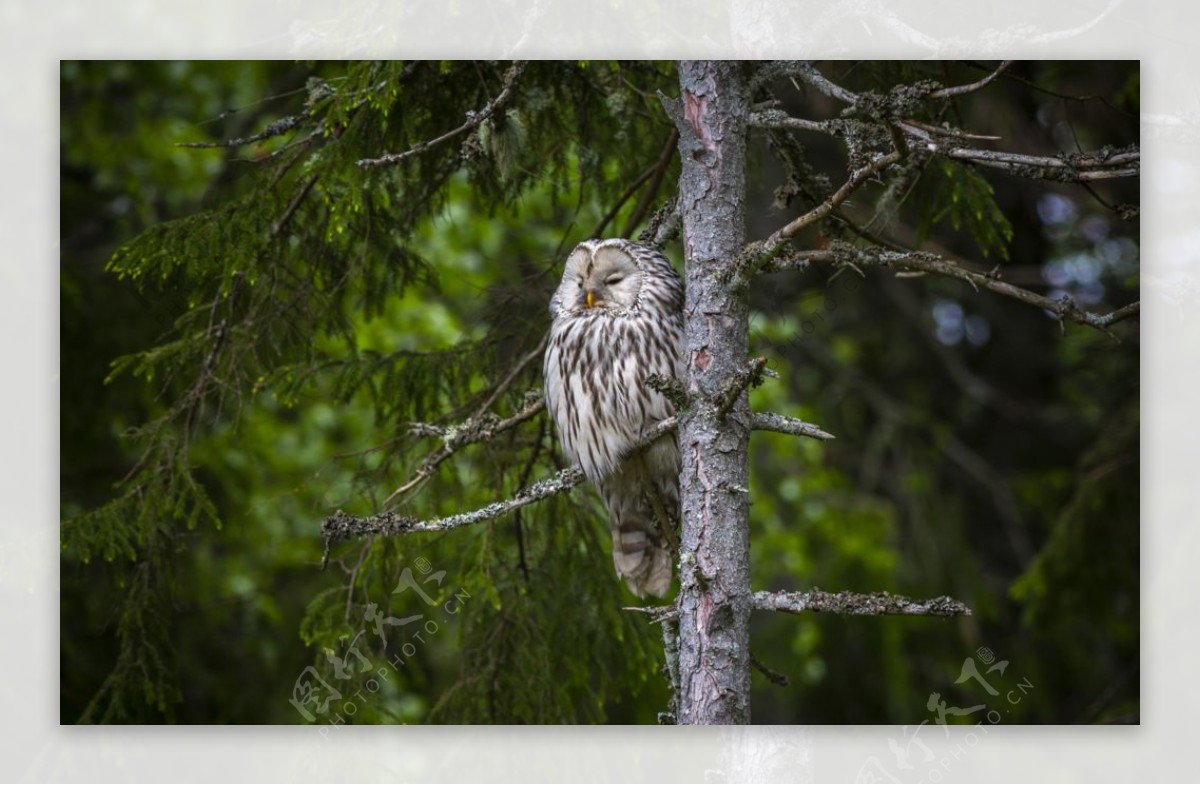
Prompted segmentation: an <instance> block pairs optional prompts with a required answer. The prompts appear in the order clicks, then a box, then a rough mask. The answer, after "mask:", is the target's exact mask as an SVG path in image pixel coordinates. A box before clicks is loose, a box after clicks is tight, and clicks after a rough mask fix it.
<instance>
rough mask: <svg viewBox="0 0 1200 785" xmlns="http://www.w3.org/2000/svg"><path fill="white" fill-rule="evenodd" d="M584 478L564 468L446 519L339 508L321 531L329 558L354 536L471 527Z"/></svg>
mask: <svg viewBox="0 0 1200 785" xmlns="http://www.w3.org/2000/svg"><path fill="white" fill-rule="evenodd" d="M583 480H584V476H583V471H581V470H580V469H579V468H578V467H571V468H570V469H563V470H562V471H560V472H559V473H558V474H556V475H554V476H553V477H551V478H549V479H545V480H540V481H538V482H535V483H534V484H533V485H530V486H529V487H528V488H524V489H522V490H520V491H518V492H517V493H516V495H515V496H513V497H512V498H511V499H506V500H504V501H501V502H494V503H492V504H489V505H487V506H486V507H481V508H479V509H478V510H472V511H470V512H464V513H459V514H457V515H450V516H447V517H445V518H435V519H434V520H432V521H418V520H417V519H416V518H413V517H411V516H408V515H398V514H396V513H394V512H390V511H389V512H383V513H380V514H378V515H371V516H368V517H366V518H359V517H356V516H354V515H349V514H348V513H345V512H342V511H341V510H338V511H337V512H335V513H334V514H333V515H330V516H329V517H328V518H326V519H325V523H323V524H322V525H321V533H322V534H323V535H324V537H325V550H326V557H327V558H328V553H329V546H330V545H333V544H334V543H337V542H341V541H343V540H349V539H352V538H355V537H366V536H370V535H379V536H381V537H394V536H396V535H399V534H415V533H417V532H440V531H447V530H449V529H457V528H459V527H460V526H469V525H471V524H473V523H481V522H483V521H490V520H492V519H494V518H500V517H502V516H504V515H507V514H509V513H510V512H515V511H516V510H519V509H521V508H522V507H525V506H527V505H530V504H533V503H534V502H539V501H541V500H542V499H547V498H549V497H551V496H555V495H557V494H560V493H566V492H567V491H569V490H571V489H572V488H574V487H575V486H577V485H579V484H580V483H582V482H583Z"/></svg>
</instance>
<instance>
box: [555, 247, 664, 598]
mask: <svg viewBox="0 0 1200 785" xmlns="http://www.w3.org/2000/svg"><path fill="white" fill-rule="evenodd" d="M550 314H551V316H552V317H553V322H552V324H551V326H550V341H549V344H548V346H547V349H546V355H545V365H544V369H543V370H544V372H545V380H546V408H547V409H548V410H549V412H550V418H551V420H553V421H554V424H555V427H556V429H557V431H558V439H559V442H560V444H561V445H562V449H563V452H564V454H565V455H566V457H567V458H568V459H569V460H571V461H574V462H576V463H578V464H579V466H580V467H581V468H582V469H583V472H584V474H585V475H586V476H587V478H588V479H589V480H590V481H591V482H592V483H593V484H594V485H595V486H596V487H597V489H598V490H599V492H600V496H601V498H602V499H603V500H604V505H605V507H607V508H608V516H609V524H610V526H611V529H612V551H613V564H614V565H615V566H616V569H617V574H618V575H619V576H621V577H622V578H624V579H625V582H626V584H628V586H629V588H630V589H631V590H632V591H633V592H634V593H635V594H637V595H638V596H639V597H644V596H646V595H648V594H649V595H654V596H657V597H662V596H665V595H666V594H667V592H668V591H669V590H670V588H671V574H672V567H671V565H672V563H673V562H674V553H675V548H676V538H677V535H676V529H677V525H678V521H679V518H680V511H679V443H678V440H677V438H676V436H675V434H674V433H669V434H666V435H664V436H663V437H661V438H660V439H658V440H657V441H655V442H654V443H653V444H651V445H650V446H648V447H646V448H645V449H642V450H639V451H637V452H636V453H632V454H631V453H630V448H631V447H632V446H633V445H634V444H635V443H636V442H637V441H638V440H639V438H640V437H641V436H642V434H643V433H644V432H645V431H646V430H647V429H648V428H650V427H651V426H653V425H654V424H655V423H657V422H658V421H659V420H662V419H664V418H666V417H669V416H671V415H672V414H674V413H675V410H674V407H673V406H672V405H671V402H670V401H668V400H667V399H666V398H665V397H664V396H663V395H662V394H661V393H659V392H658V391H656V390H654V389H651V387H650V386H649V385H648V384H647V378H648V377H650V376H652V375H658V376H661V377H673V378H676V379H682V378H683V375H684V367H683V360H682V356H681V355H682V353H683V352H682V345H683V281H682V280H681V279H680V277H679V274H678V273H676V272H675V268H674V267H672V266H671V263H670V262H669V261H667V259H666V258H665V257H664V256H663V255H662V254H660V253H659V252H658V251H655V250H654V249H652V248H647V247H645V246H642V245H638V244H636V243H632V242H629V241H628V240H622V239H612V240H588V241H586V242H583V243H580V244H579V245H578V246H576V247H575V249H574V250H573V251H571V254H570V256H568V257H567V263H566V268H565V269H564V271H563V277H562V282H561V283H559V285H558V289H557V291H555V293H554V297H553V298H551V300H550Z"/></svg>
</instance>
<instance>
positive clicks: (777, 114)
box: [746, 109, 845, 135]
mask: <svg viewBox="0 0 1200 785" xmlns="http://www.w3.org/2000/svg"><path fill="white" fill-rule="evenodd" d="M746 124H747V125H749V126H750V127H752V128H788V129H791V130H794V131H815V132H817V133H822V134H831V135H836V134H839V133H841V132H842V131H843V130H844V129H845V121H842V120H806V119H804V118H802V117H792V116H791V115H789V114H787V113H786V112H784V111H782V110H780V109H766V110H764V111H761V112H752V113H751V114H750V117H748V118H747V120H746Z"/></svg>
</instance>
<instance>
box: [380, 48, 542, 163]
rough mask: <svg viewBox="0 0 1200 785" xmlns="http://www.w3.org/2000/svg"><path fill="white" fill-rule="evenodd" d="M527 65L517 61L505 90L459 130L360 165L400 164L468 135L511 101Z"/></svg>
mask: <svg viewBox="0 0 1200 785" xmlns="http://www.w3.org/2000/svg"><path fill="white" fill-rule="evenodd" d="M525 65H526V63H525V61H523V60H517V61H515V62H514V63H513V64H512V66H510V67H509V69H508V71H506V72H505V74H504V88H503V89H502V90H501V91H500V94H499V95H497V96H496V97H495V98H493V99H492V100H491V101H488V102H487V103H486V104H485V105H484V106H483V108H481V109H480V110H479V111H477V112H468V113H467V120H466V122H464V123H463V124H462V125H460V126H458V127H457V128H455V129H453V130H450V131H447V132H446V133H444V134H442V135H441V136H439V137H436V138H434V139H430V140H428V141H425V142H421V143H420V144H419V145H417V146H416V147H413V148H412V149H410V150H405V151H404V152H403V153H388V154H387V155H381V156H379V157H378V158H363V159H362V160H360V161H358V165H359V166H361V167H363V168H370V167H374V166H385V165H390V164H398V163H400V162H402V161H404V160H405V159H408V158H411V157H412V156H414V155H420V154H421V153H424V152H425V151H427V150H430V149H432V148H434V147H437V146H438V145H440V144H443V143H444V142H448V141H450V140H451V139H453V138H455V137H456V136H460V135H462V134H464V133H466V132H467V131H473V130H474V129H476V128H478V127H479V126H480V125H482V124H483V122H484V121H485V120H487V119H488V118H489V117H491V116H492V115H494V114H495V113H496V112H497V111H498V110H499V109H501V108H503V107H504V105H505V104H507V103H508V102H509V100H511V98H512V95H513V88H514V86H515V84H516V81H517V79H518V78H520V76H521V74H522V73H523V72H524V70H525Z"/></svg>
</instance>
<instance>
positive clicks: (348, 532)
mask: <svg viewBox="0 0 1200 785" xmlns="http://www.w3.org/2000/svg"><path fill="white" fill-rule="evenodd" d="M542 407H543V402H542V401H541V400H540V399H539V400H538V401H537V402H536V403H533V404H530V405H529V406H527V407H525V409H522V410H521V411H520V412H518V413H517V414H515V415H513V416H512V417H510V418H508V419H507V420H501V421H499V422H498V423H496V424H494V425H492V426H490V428H486V429H476V430H471V431H469V432H467V433H466V434H465V435H463V436H461V437H459V436H458V435H457V434H451V440H450V441H449V442H447V446H446V447H444V448H443V449H441V450H439V451H438V452H437V453H435V454H434V455H433V456H431V458H430V459H429V460H427V461H426V464H425V466H423V467H422V468H421V471H419V472H418V473H417V475H416V476H415V477H414V478H413V479H412V480H410V481H409V482H407V483H405V484H404V486H402V487H401V488H399V489H397V491H396V492H395V493H393V494H392V496H390V497H389V499H391V498H394V497H395V496H397V495H399V494H401V493H403V492H404V491H406V490H408V489H409V488H411V487H412V486H413V485H416V484H417V483H418V482H420V481H421V480H422V479H424V478H425V477H428V476H429V474H432V472H433V470H434V469H436V468H437V466H438V465H440V464H441V463H442V462H443V461H445V460H446V459H447V458H449V457H450V455H452V454H453V453H454V451H455V450H457V449H458V447H461V446H463V445H465V444H473V443H475V442H478V441H487V439H490V438H492V437H494V436H495V435H496V434H498V433H501V432H502V431H504V430H509V429H511V428H514V427H516V426H517V425H518V424H520V423H521V422H524V421H525V420H528V419H529V418H530V417H532V416H533V415H534V414H536V413H537V412H539V411H541V409H542ZM413 427H414V430H416V431H417V432H418V433H420V434H422V435H427V436H441V437H442V438H446V435H447V434H448V433H451V431H450V430H449V429H445V428H441V427H440V426H434V425H426V424H424V423H415V424H414V426H413ZM678 427H679V418H678V417H674V416H672V417H667V418H666V419H663V420H659V421H658V422H657V423H655V424H654V426H653V427H651V428H649V429H647V430H646V431H645V432H644V433H643V434H642V437H641V438H640V439H638V441H637V443H636V444H634V445H633V446H632V447H630V448H629V450H628V451H627V452H626V453H625V456H626V457H628V456H630V455H634V454H636V453H637V452H638V451H640V450H643V449H645V448H646V447H648V446H649V445H651V444H653V443H654V442H655V441H657V440H658V439H659V438H660V437H662V436H664V435H666V434H668V433H670V432H671V431H674V430H675V429H676V428H678ZM751 429H752V430H761V431H775V432H777V433H788V434H792V435H794V436H808V437H810V438H813V439H832V438H834V437H833V436H831V435H830V434H828V433H826V432H825V431H823V430H821V429H820V428H819V427H818V426H816V425H811V424H809V423H806V422H801V421H800V420H796V419H793V418H791V417H784V416H783V415H780V414H774V413H771V412H758V413H755V414H754V415H753V419H752V424H751ZM452 445H453V448H451V446H452ZM583 479H584V477H583V473H582V472H581V471H580V470H579V468H578V467H571V468H569V469H563V470H562V471H560V472H558V474H556V475H555V476H554V477H551V478H549V479H545V480H541V481H539V482H536V483H534V484H533V485H531V486H529V487H528V488H524V489H522V490H520V491H517V493H516V494H515V495H514V496H513V497H512V498H511V499H506V500H504V501H499V502H493V503H492V504H489V505H487V506H486V507H481V508H479V509H478V510H472V511H471V512H465V513H459V514H457V515H451V516H448V517H445V518H436V519H434V520H431V521H418V520H417V519H416V518H413V517H411V516H407V515H398V514H396V513H394V512H391V511H385V512H382V513H379V514H378V515H371V516H367V517H365V518H360V517H356V516H353V515H349V514H348V513H345V512H342V511H341V510H338V511H337V512H336V513H334V514H333V515H331V516H329V517H328V518H326V519H325V523H324V524H322V526H321V531H322V533H323V534H324V536H325V552H326V553H325V556H326V559H328V556H329V546H330V545H332V544H333V543H337V542H341V541H342V540H348V539H352V538H354V537H366V536H369V535H373V534H378V535H381V536H385V537H390V536H394V535H399V534H412V533H416V532H435V531H446V530H448V529H457V528H459V527H460V526H468V525H470V524H473V523H482V522H483V521H490V520H493V519H495V518H500V517H502V516H504V515H507V514H508V513H510V512H515V511H516V510H519V509H521V508H522V507H526V506H528V505H530V504H533V503H534V502H538V501H541V500H542V499H546V498H549V497H551V496H555V495H557V494H560V493H566V492H568V491H570V490H571V489H573V488H574V487H575V486H577V485H579V484H580V483H581V482H583ZM385 504H386V502H385Z"/></svg>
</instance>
